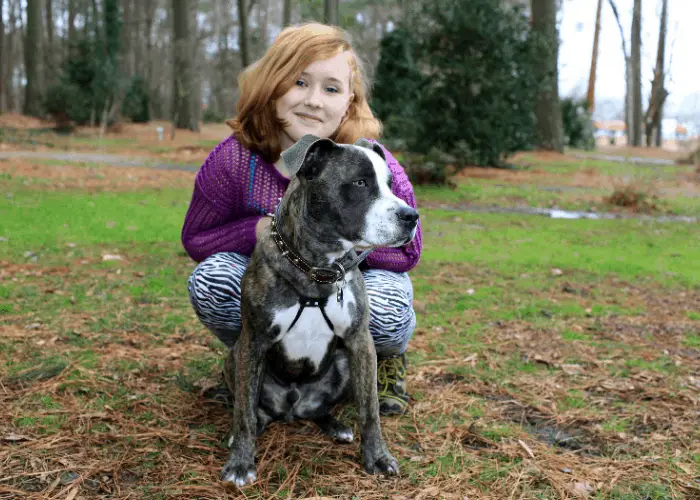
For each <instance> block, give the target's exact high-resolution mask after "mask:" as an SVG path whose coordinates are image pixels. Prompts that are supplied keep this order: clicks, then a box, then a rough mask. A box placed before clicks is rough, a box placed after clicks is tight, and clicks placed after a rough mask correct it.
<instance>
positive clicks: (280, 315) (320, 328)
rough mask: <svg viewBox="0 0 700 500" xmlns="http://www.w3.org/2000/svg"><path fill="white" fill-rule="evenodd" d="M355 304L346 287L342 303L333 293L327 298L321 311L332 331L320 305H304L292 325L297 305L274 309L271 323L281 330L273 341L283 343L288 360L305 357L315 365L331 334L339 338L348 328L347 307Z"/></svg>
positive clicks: (350, 320) (326, 349)
mask: <svg viewBox="0 0 700 500" xmlns="http://www.w3.org/2000/svg"><path fill="white" fill-rule="evenodd" d="M354 304H355V297H354V296H353V294H352V291H350V289H349V287H346V288H345V290H344V298H343V303H342V305H341V304H340V303H338V301H337V300H336V297H335V294H334V295H331V296H330V297H329V298H328V303H327V304H326V306H325V307H324V310H325V313H326V316H327V317H328V319H329V320H330V322H331V323H332V324H333V330H331V329H330V327H329V326H328V323H327V322H326V319H325V318H324V317H323V314H322V313H321V309H320V308H319V307H309V306H307V307H305V308H304V310H303V311H302V313H301V316H299V319H298V320H297V321H296V323H294V326H291V325H292V323H293V322H294V318H295V317H296V315H297V313H298V312H299V304H295V305H293V306H292V307H289V308H286V309H279V310H277V311H276V312H275V316H274V319H273V325H275V326H279V327H280V330H281V331H282V333H280V334H279V336H278V337H277V338H276V339H275V342H282V345H283V346H284V350H285V353H286V354H287V357H288V358H289V359H291V360H297V359H303V358H308V359H309V360H310V361H311V362H312V363H313V364H314V365H315V366H316V368H318V367H319V366H320V364H321V361H323V357H324V356H325V355H326V352H327V351H328V346H329V344H330V343H331V341H332V340H333V337H334V336H336V335H337V336H338V337H341V338H342V337H343V336H344V335H345V332H347V329H348V328H349V327H350V325H351V323H352V318H351V317H350V306H351V305H354ZM290 326H291V328H290Z"/></svg>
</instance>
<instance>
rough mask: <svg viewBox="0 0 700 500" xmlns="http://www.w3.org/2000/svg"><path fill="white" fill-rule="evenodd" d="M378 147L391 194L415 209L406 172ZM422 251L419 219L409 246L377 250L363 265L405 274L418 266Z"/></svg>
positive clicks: (394, 159) (414, 201)
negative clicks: (391, 180) (390, 178)
mask: <svg viewBox="0 0 700 500" xmlns="http://www.w3.org/2000/svg"><path fill="white" fill-rule="evenodd" d="M380 146H381V148H382V149H383V150H384V155H385V157H386V162H387V165H388V166H389V170H391V173H392V175H393V178H394V180H393V184H392V188H391V190H392V192H393V193H394V194H395V195H396V196H397V197H399V198H401V199H402V200H403V201H405V202H406V203H408V205H409V206H410V207H412V208H416V197H415V195H414V193H413V186H412V185H411V181H409V180H408V176H407V175H406V172H405V171H404V169H403V167H402V166H401V165H400V164H399V162H398V161H397V160H396V158H394V157H393V156H392V154H391V153H389V151H387V150H386V148H385V147H384V146H382V145H381V144H380ZM422 249H423V232H422V230H421V222H420V219H419V220H418V227H417V229H416V236H415V238H413V240H412V241H411V242H410V243H409V244H407V245H404V246H402V247H398V248H378V249H377V250H375V251H373V252H372V253H370V254H369V255H368V256H367V259H366V260H365V263H366V265H367V267H370V268H374V269H384V270H387V271H393V272H396V273H405V272H408V271H410V270H411V269H413V268H414V267H415V266H416V265H417V264H418V261H419V260H420V254H421V251H422Z"/></svg>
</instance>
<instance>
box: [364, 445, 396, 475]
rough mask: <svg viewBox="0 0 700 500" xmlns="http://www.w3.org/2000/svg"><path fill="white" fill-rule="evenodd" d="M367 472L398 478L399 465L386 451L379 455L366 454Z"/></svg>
mask: <svg viewBox="0 0 700 500" xmlns="http://www.w3.org/2000/svg"><path fill="white" fill-rule="evenodd" d="M364 464H365V470H366V471H367V472H369V473H370V474H385V475H387V476H398V474H399V463H398V462H397V461H396V459H395V458H394V457H393V456H392V455H391V453H389V452H388V451H386V450H382V451H380V452H379V453H365V455H364Z"/></svg>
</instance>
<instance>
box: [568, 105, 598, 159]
mask: <svg viewBox="0 0 700 500" xmlns="http://www.w3.org/2000/svg"><path fill="white" fill-rule="evenodd" d="M561 114H562V122H563V124H564V142H565V144H566V145H567V146H571V147H572V148H579V149H595V137H594V135H593V123H592V121H591V114H590V113H589V112H588V101H587V100H586V99H574V98H571V97H567V98H564V99H562V100H561Z"/></svg>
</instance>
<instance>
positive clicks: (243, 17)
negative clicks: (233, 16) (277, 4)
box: [238, 0, 250, 68]
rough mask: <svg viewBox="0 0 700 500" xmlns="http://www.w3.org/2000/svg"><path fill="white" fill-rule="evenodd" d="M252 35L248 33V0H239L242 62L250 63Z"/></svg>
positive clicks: (239, 41) (245, 64)
mask: <svg viewBox="0 0 700 500" xmlns="http://www.w3.org/2000/svg"><path fill="white" fill-rule="evenodd" d="M249 42H250V37H249V35H248V6H247V5H246V0H238V46H239V47H240V52H241V64H243V67H244V68H245V67H247V66H248V65H249V64H250V43H249Z"/></svg>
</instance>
